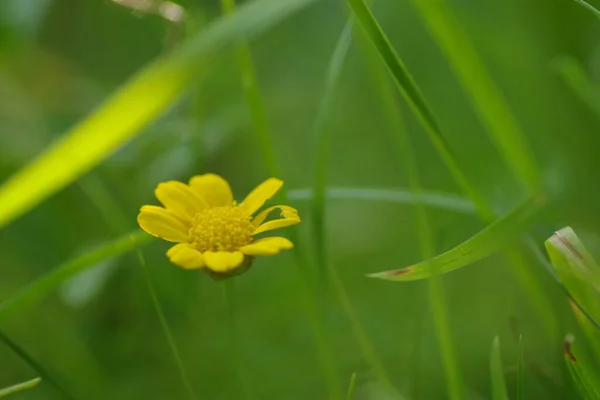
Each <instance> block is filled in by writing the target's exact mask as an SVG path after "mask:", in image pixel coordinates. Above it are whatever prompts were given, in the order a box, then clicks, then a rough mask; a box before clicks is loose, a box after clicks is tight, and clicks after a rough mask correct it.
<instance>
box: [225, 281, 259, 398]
mask: <svg viewBox="0 0 600 400" xmlns="http://www.w3.org/2000/svg"><path fill="white" fill-rule="evenodd" d="M234 289H235V277H230V278H227V279H225V280H224V281H223V299H224V301H225V306H226V307H227V328H226V329H227V330H228V331H229V332H228V333H229V357H230V360H231V364H232V367H233V368H234V370H235V374H236V375H237V378H238V381H239V383H240V385H241V388H242V393H243V397H244V398H246V399H251V398H252V397H253V396H252V395H251V392H250V388H249V386H248V379H247V377H246V373H245V371H244V368H243V356H242V352H241V349H240V345H239V340H238V334H237V321H236V310H235V308H236V307H235V295H234Z"/></svg>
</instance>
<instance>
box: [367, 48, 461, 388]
mask: <svg viewBox="0 0 600 400" xmlns="http://www.w3.org/2000/svg"><path fill="white" fill-rule="evenodd" d="M367 59H368V60H372V59H373V57H367ZM370 65H371V75H372V76H374V77H375V78H376V86H377V88H378V89H379V97H380V99H381V101H382V108H383V110H384V114H385V117H386V120H387V121H388V123H389V128H388V130H389V133H390V135H391V137H392V141H393V142H394V143H395V145H396V146H395V147H396V148H397V153H398V154H397V155H398V159H400V160H401V161H402V165H403V167H404V170H405V171H406V175H407V177H408V181H409V186H410V190H411V193H412V194H413V196H414V198H415V199H416V200H417V201H415V202H414V207H415V211H416V219H417V223H416V225H417V232H418V237H419V248H420V253H421V257H422V258H424V259H426V260H429V259H430V258H431V257H433V256H434V254H435V253H434V251H435V250H434V248H435V246H434V242H433V233H432V231H431V227H430V223H429V218H428V216H427V211H426V209H425V202H424V201H423V200H422V195H423V192H422V189H421V183H420V179H419V171H418V164H417V160H416V157H415V151H414V148H413V146H412V143H411V140H410V137H409V135H408V132H407V131H406V128H405V127H404V122H403V120H402V115H401V114H400V110H399V108H398V105H397V104H396V101H395V98H394V94H393V92H392V91H391V89H390V85H388V79H387V76H386V75H385V71H382V70H381V69H382V68H381V67H380V65H379V64H375V63H371V64H370ZM432 272H433V273H432V279H431V280H430V281H429V301H430V303H431V309H432V314H433V320H434V325H435V328H436V334H437V338H438V341H439V345H440V350H441V352H442V360H443V363H444V372H445V374H446V381H447V385H448V392H449V395H450V398H451V399H453V400H460V399H462V398H464V392H465V390H464V387H463V383H462V377H461V373H460V368H459V366H458V362H457V360H456V355H455V350H454V345H453V343H452V335H451V332H450V324H449V318H448V313H447V310H446V305H445V304H446V302H445V299H444V288H443V284H442V278H441V277H439V271H438V270H437V268H436V266H432Z"/></svg>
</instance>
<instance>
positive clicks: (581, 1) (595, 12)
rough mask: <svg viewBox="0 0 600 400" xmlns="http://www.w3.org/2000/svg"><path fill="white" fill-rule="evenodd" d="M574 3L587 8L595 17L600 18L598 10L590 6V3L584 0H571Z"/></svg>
mask: <svg viewBox="0 0 600 400" xmlns="http://www.w3.org/2000/svg"><path fill="white" fill-rule="evenodd" d="M573 1H574V2H575V3H577V4H579V5H581V6H583V7H584V8H585V9H587V10H589V11H591V12H592V14H594V15H595V16H596V17H598V18H600V11H599V10H598V9H597V8H596V7H594V6H592V5H591V4H590V3H588V2H586V1H584V0H573Z"/></svg>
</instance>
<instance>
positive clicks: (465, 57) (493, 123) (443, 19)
mask: <svg viewBox="0 0 600 400" xmlns="http://www.w3.org/2000/svg"><path fill="white" fill-rule="evenodd" d="M413 3H414V4H415V6H416V7H417V8H418V9H419V11H420V12H421V15H422V16H423V19H424V20H425V23H426V26H427V27H428V28H429V31H430V32H431V34H432V35H433V36H434V38H435V41H436V42H437V43H438V45H439V46H440V47H441V49H442V50H443V52H444V53H445V55H446V58H447V59H448V61H449V62H450V65H451V66H452V68H453V69H454V71H455V73H456V76H457V77H458V79H459V82H460V83H461V84H462V87H463V88H464V90H465V92H466V93H467V95H468V96H469V97H470V99H471V103H472V104H473V106H474V107H475V110H476V112H477V114H478V115H479V117H480V119H481V120H482V122H483V123H484V125H485V127H486V129H487V131H488V133H489V136H490V138H491V140H492V142H494V143H495V145H496V147H497V148H498V150H499V151H500V154H501V155H502V156H503V157H504V159H505V161H506V164H508V166H509V168H510V169H511V170H512V172H513V175H514V176H515V178H516V179H517V180H519V181H520V182H521V183H522V185H523V187H524V188H526V189H527V190H528V191H530V192H534V191H536V190H537V189H538V187H539V184H540V172H539V167H538V166H537V164H536V162H535V159H534V157H533V154H532V153H531V151H530V149H529V147H528V145H527V143H526V141H525V135H524V134H523V132H522V130H521V128H520V126H519V123H518V122H517V119H516V118H515V116H514V114H513V113H512V111H511V109H510V107H509V106H508V104H507V103H506V100H505V99H504V97H503V95H502V93H501V92H500V90H499V89H498V87H497V86H496V84H495V83H494V81H493V79H492V77H491V76H490V74H489V73H488V71H487V70H486V68H485V66H484V64H483V61H482V60H481V58H480V57H479V54H478V53H477V51H476V50H475V48H474V46H473V45H472V44H471V41H470V39H469V36H468V35H467V33H466V32H465V31H464V29H463V28H462V25H461V23H460V21H459V20H458V18H457V17H456V16H455V15H454V13H453V12H452V10H451V9H450V7H448V5H447V4H446V2H445V0H426V1H424V0H413Z"/></svg>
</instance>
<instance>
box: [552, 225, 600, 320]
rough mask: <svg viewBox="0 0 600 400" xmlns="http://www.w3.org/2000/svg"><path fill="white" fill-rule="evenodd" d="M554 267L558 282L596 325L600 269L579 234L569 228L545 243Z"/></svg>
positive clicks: (599, 314)
mask: <svg viewBox="0 0 600 400" xmlns="http://www.w3.org/2000/svg"><path fill="white" fill-rule="evenodd" d="M545 246H546V251H547V252H548V255H549V256H550V261H551V263H552V267H553V268H554V271H555V272H556V275H557V276H558V279H559V280H560V282H561V283H562V285H563V286H564V288H565V289H566V291H567V292H568V293H569V294H570V296H571V297H572V298H573V300H575V301H576V302H577V305H578V306H579V307H580V308H581V309H582V310H584V311H585V312H586V314H588V315H590V316H591V318H592V319H593V320H595V321H598V320H599V319H600V301H599V300H600V292H599V291H598V288H599V287H600V268H599V266H598V264H596V261H595V260H594V259H593V257H592V256H591V254H590V253H589V252H588V251H587V249H586V248H585V246H584V244H583V243H582V242H581V240H580V239H579V237H578V236H577V234H576V233H575V231H573V229H572V228H571V227H565V228H563V229H561V230H559V231H557V232H556V233H554V235H552V236H551V237H550V238H549V239H548V240H546V242H545Z"/></svg>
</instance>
